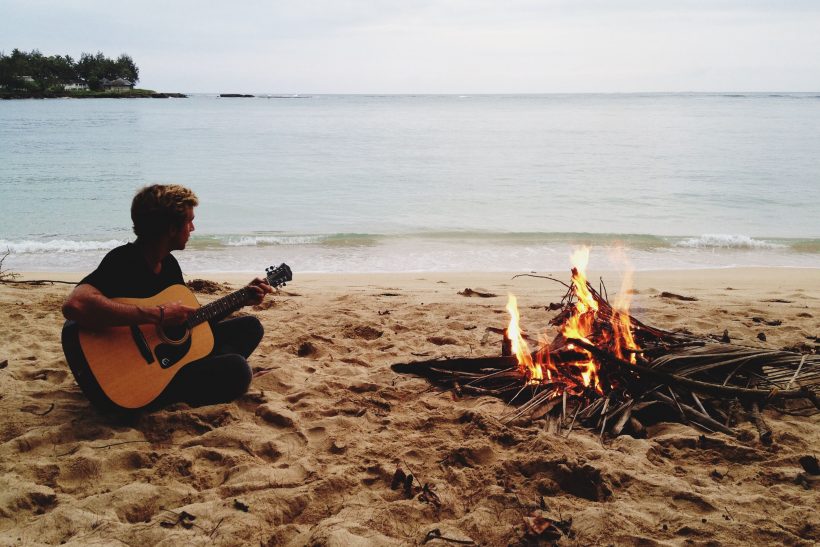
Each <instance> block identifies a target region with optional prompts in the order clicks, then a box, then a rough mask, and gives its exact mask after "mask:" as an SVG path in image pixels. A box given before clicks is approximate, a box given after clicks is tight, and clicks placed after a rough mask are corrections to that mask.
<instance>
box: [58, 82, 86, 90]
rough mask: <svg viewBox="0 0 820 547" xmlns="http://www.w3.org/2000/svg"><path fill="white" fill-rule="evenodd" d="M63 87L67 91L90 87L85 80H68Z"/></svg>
mask: <svg viewBox="0 0 820 547" xmlns="http://www.w3.org/2000/svg"><path fill="white" fill-rule="evenodd" d="M63 89H65V90H66V91H82V90H85V89H88V84H87V83H85V82H67V83H64V84H63Z"/></svg>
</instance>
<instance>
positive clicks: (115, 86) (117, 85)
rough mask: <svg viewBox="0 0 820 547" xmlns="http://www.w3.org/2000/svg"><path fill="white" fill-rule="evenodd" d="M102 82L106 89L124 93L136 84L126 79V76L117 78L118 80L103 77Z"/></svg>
mask: <svg viewBox="0 0 820 547" xmlns="http://www.w3.org/2000/svg"><path fill="white" fill-rule="evenodd" d="M100 83H101V84H102V88H103V89H104V90H106V91H113V92H114V93H124V92H126V91H131V90H132V89H134V84H133V83H131V82H130V81H128V80H126V79H125V78H117V79H116V80H109V79H108V78H103V79H102V81H101V82H100Z"/></svg>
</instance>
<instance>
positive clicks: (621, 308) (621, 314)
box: [610, 271, 640, 365]
mask: <svg viewBox="0 0 820 547" xmlns="http://www.w3.org/2000/svg"><path fill="white" fill-rule="evenodd" d="M631 288H632V272H631V271H627V272H626V273H625V274H624V279H623V281H622V282H621V290H620V292H619V293H618V299H617V300H616V301H615V304H614V305H613V306H612V310H613V314H612V319H611V321H610V323H611V324H612V332H613V334H614V337H615V339H614V340H613V342H614V344H615V355H617V356H618V357H620V358H621V359H623V360H625V361H629V362H630V363H632V364H633V365H634V364H635V363H637V358H636V356H635V353H634V352H631V351H630V352H627V351H625V350H627V349H631V350H636V349H640V348H638V344H636V343H635V337H634V336H633V335H632V325H631V323H630V321H629V305H630V304H631V301H632V298H631V297H630V289H631Z"/></svg>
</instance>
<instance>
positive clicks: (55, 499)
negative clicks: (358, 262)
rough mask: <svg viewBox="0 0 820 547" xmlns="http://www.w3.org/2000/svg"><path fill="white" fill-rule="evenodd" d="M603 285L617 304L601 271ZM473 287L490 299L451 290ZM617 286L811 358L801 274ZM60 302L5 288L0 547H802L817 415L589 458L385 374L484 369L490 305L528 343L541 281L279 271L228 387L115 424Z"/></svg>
mask: <svg viewBox="0 0 820 547" xmlns="http://www.w3.org/2000/svg"><path fill="white" fill-rule="evenodd" d="M552 273H553V275H557V276H560V277H561V278H563V279H568V277H569V276H568V272H552ZM604 275H605V279H606V280H607V283H608V286H609V290H610V294H611V293H612V292H614V291H615V290H617V288H618V285H619V279H618V278H617V276H614V275H613V274H604ZM35 277H38V278H43V277H47V278H56V277H58V276H57V274H53V275H52V274H37V275H36V276H35ZM68 277H72V276H68ZM74 277H75V278H76V276H74ZM191 277H201V276H191ZM219 277H220V278H222V279H229V280H230V281H232V282H234V283H238V282H239V281H241V280H244V278H245V276H239V277H237V276H219ZM591 277H592V278H593V279H597V276H596V275H595V274H593V275H592V276H591ZM237 286H238V285H237ZM468 287H469V288H472V289H474V290H479V291H485V292H491V293H495V294H497V295H498V296H497V297H491V298H480V297H465V296H461V295H459V294H458V292H459V291H463V290H464V289H465V288H468ZM635 287H636V289H637V291H638V293H637V294H635V295H634V307H633V313H634V314H635V315H636V316H637V317H638V318H640V319H642V320H644V321H645V322H648V323H650V324H654V325H657V326H659V327H662V328H666V329H673V328H677V327H687V328H688V329H690V330H691V331H692V332H694V333H696V334H704V335H705V334H716V335H720V334H722V333H723V331H724V329H728V331H729V334H730V336H731V338H732V340H733V341H736V342H737V343H741V344H745V345H751V346H756V347H770V348H778V349H780V348H782V347H784V346H800V345H806V344H807V345H808V347H816V345H815V344H816V340H813V339H810V338H809V337H815V336H817V335H820V328H818V327H820V274H818V271H817V270H799V269H777V270H771V269H742V270H741V269H726V270H714V271H685V272H651V273H639V274H637V276H636V279H635ZM69 290H70V287H69V286H66V285H45V286H27V285H0V325H2V327H0V367H2V368H0V413H2V416H3V419H2V424H1V425H0V466H2V477H0V544H2V545H37V544H60V543H67V544H81V545H119V544H124V545H174V546H176V545H181V544H185V545H206V544H212V543H213V544H217V545H246V544H247V545H250V544H262V545H305V544H308V545H414V544H421V543H422V542H423V541H424V539H425V537H426V536H427V535H428V533H429V532H431V531H432V530H434V529H438V530H439V532H440V533H441V535H443V536H447V537H449V538H454V539H459V540H465V541H467V540H473V541H474V542H476V543H478V544H482V545H508V544H523V542H524V538H525V536H524V525H523V517H525V516H527V515H531V514H533V513H539V512H540V513H542V514H545V515H547V516H550V517H551V518H554V519H564V520H568V519H572V527H571V530H572V535H573V537H571V538H567V537H565V538H563V539H561V542H560V544H562V545H599V544H600V545H606V544H616V545H622V544H623V545H635V544H640V545H689V544H695V545H702V544H708V545H718V544H727V545H740V544H744V545H749V544H752V545H765V544H769V545H781V544H785V545H812V544H815V543H816V542H817V541H818V539H820V518H818V515H817V506H818V501H820V498H819V497H818V494H817V486H818V485H817V484H816V483H813V482H808V483H806V482H805V481H804V484H798V483H797V482H796V481H795V479H796V477H797V476H798V474H800V473H801V472H802V469H801V467H800V465H799V463H798V458H800V457H801V456H804V455H809V454H815V455H817V452H818V446H819V445H818V440H820V421H819V420H818V417H817V416H815V417H811V418H801V417H793V416H788V415H781V414H779V413H777V412H775V411H771V410H768V411H767V412H766V417H767V419H768V420H769V422H770V424H771V425H772V427H773V429H774V443H773V444H772V445H771V446H764V445H762V444H760V442H759V441H758V440H757V436H756V435H753V434H751V432H753V431H754V428H753V426H752V425H750V424H746V425H743V426H741V428H745V429H748V431H749V432H750V434H749V435H747V436H744V440H738V439H735V438H731V437H728V436H726V435H723V434H707V435H706V436H702V432H701V431H699V430H697V429H693V428H691V427H688V426H686V425H681V424H677V423H662V424H659V425H656V426H653V427H651V428H650V429H649V437H648V438H647V439H634V438H632V437H629V436H621V437H618V438H616V439H614V440H611V441H608V442H607V443H606V444H605V445H602V444H601V442H599V439H598V436H597V435H596V434H595V433H591V432H587V431H583V430H575V431H573V432H572V433H571V435H570V436H569V438H564V437H562V436H557V435H555V434H554V433H551V432H549V431H546V430H545V428H544V422H543V421H536V422H524V423H520V424H517V425H505V424H503V423H501V421H500V420H499V418H500V417H501V416H502V414H503V413H504V412H505V406H504V404H503V403H502V402H500V401H498V400H496V399H493V398H491V397H465V398H461V399H458V398H457V397H455V396H454V394H452V393H451V392H442V391H441V390H439V389H436V388H431V386H430V385H429V384H428V383H427V382H426V381H424V380H423V379H420V378H416V377H413V376H406V375H397V374H395V373H393V372H392V371H391V369H390V365H391V364H393V363H397V362H408V361H413V360H422V359H431V358H434V357H438V356H451V357H455V356H471V355H472V356H480V355H497V354H498V352H499V349H500V340H499V335H498V334H495V333H494V332H491V331H489V330H487V328H488V327H496V328H501V327H504V326H505V324H506V322H507V314H506V312H505V310H504V306H505V304H506V294H507V292H508V291H512V292H514V293H515V294H516V295H517V296H518V299H519V306H520V308H521V314H522V324H523V327H524V329H525V330H526V331H527V332H529V333H532V334H535V333H537V332H539V331H542V330H543V329H544V328H545V327H546V325H547V321H548V319H549V318H550V317H551V316H552V313H554V312H549V311H547V310H546V309H545V306H547V305H548V304H549V303H550V302H557V301H559V299H560V296H561V294H562V287H561V286H560V285H558V284H555V283H552V282H549V281H546V280H542V279H533V278H519V279H514V280H513V279H511V275H510V274H497V273H493V274H476V273H474V274H438V273H408V274H400V275H341V276H337V275H329V274H325V275H300V274H299V272H295V279H294V281H293V283H292V284H290V285H289V286H288V287H286V289H285V290H284V292H282V293H280V294H278V295H275V296H274V297H273V298H271V299H269V300H267V301H266V302H265V303H264V304H263V305H262V306H260V307H257V308H256V309H252V308H245V309H244V312H245V313H250V314H253V315H255V316H257V317H258V318H259V319H260V320H261V321H262V322H263V324H264V326H265V329H266V336H265V338H264V340H263V342H262V344H261V346H260V347H259V348H258V349H257V351H256V353H255V354H254V355H253V356H252V359H251V364H252V365H253V367H254V369H255V370H256V371H257V373H258V377H256V378H255V380H254V382H253V385H252V387H251V390H250V392H249V393H248V394H247V395H246V396H244V397H242V398H241V399H240V400H238V401H236V402H234V403H231V404H223V405H215V406H209V407H201V408H189V407H187V406H185V405H176V406H173V407H171V408H167V409H165V410H162V411H158V412H154V413H152V414H147V415H143V416H141V417H139V418H137V419H135V420H133V421H131V422H127V423H123V422H116V421H114V420H112V419H111V418H110V417H106V416H103V415H100V414H99V413H98V412H96V411H95V410H94V409H93V408H92V407H91V406H90V405H89V404H88V403H87V402H86V400H85V398H84V397H83V395H82V393H81V392H80V390H79V388H78V387H77V386H76V384H75V383H74V380H73V377H72V376H71V373H70V372H69V370H68V368H67V366H66V363H65V360H64V358H63V355H62V350H61V347H60V341H59V335H60V327H61V324H62V317H61V315H60V304H61V302H62V300H63V299H64V297H65V295H66V294H67V293H68V291H69ZM662 291H668V292H672V293H676V294H680V295H684V296H691V297H695V298H697V300H693V301H683V300H677V299H672V298H665V297H660V296H659V295H660V294H661V292H662ZM199 298H200V301H201V302H203V303H204V302H207V301H210V300H212V299H213V298H215V296H208V295H200V296H199ZM753 317H762V318H764V319H765V320H767V321H774V320H780V321H782V323H781V324H780V325H777V326H769V325H766V324H765V323H761V322H756V321H754V320H753ZM760 332H763V333H765V335H766V341H765V342H762V341H760V340H759V339H758V337H757V336H758V334H759V333H760ZM399 466H401V467H402V468H403V469H404V470H405V471H408V472H412V473H413V474H414V475H415V477H416V478H417V479H418V480H419V481H420V483H421V484H424V483H429V484H430V485H431V486H432V487H433V488H434V489H435V492H436V493H437V495H438V497H439V498H440V500H441V507H440V508H439V509H436V507H434V506H433V505H431V504H429V503H424V502H423V501H420V500H418V499H416V498H413V499H406V498H405V496H404V495H403V494H402V492H401V491H400V490H392V489H391V487H390V486H391V484H390V483H391V479H392V477H393V474H394V472H395V470H396V468H397V467H399ZM183 512H184V513H183ZM428 544H429V545H454V543H447V542H445V541H444V540H441V539H433V540H431V541H429V542H428Z"/></svg>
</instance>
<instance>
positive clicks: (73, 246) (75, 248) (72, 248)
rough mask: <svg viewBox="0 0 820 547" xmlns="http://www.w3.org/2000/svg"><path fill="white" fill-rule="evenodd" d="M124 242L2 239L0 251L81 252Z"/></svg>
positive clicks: (111, 246)
mask: <svg viewBox="0 0 820 547" xmlns="http://www.w3.org/2000/svg"><path fill="white" fill-rule="evenodd" d="M123 243H125V241H121V240H118V239H109V240H107V241H95V240H91V241H87V240H80V241H76V240H73V239H52V240H48V241H32V240H23V241H7V240H5V239H0V251H4V250H8V251H10V252H11V253H14V254H38V253H79V252H83V251H108V250H111V249H113V248H114V247H117V246H118V245H122V244H123Z"/></svg>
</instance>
